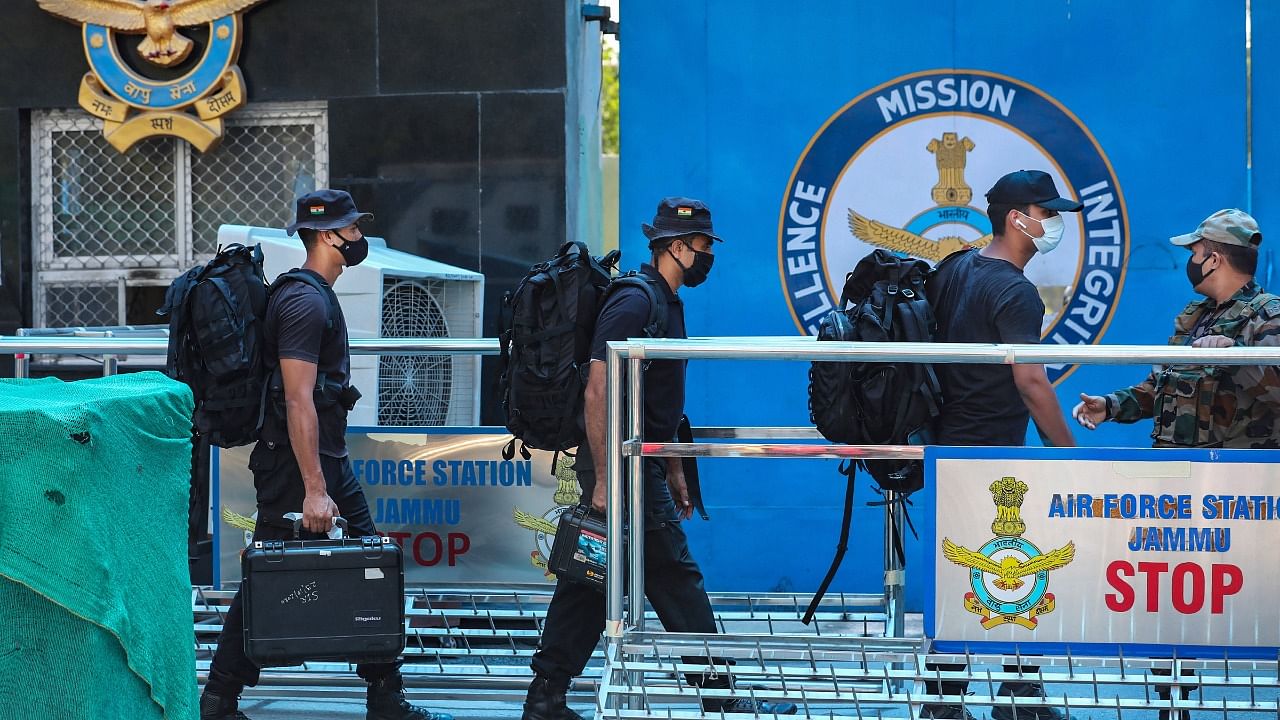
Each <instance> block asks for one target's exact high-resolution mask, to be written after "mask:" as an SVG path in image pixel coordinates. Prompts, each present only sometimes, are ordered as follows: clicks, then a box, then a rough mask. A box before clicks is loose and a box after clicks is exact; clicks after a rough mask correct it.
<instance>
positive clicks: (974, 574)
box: [969, 537, 1049, 615]
mask: <svg viewBox="0 0 1280 720" xmlns="http://www.w3.org/2000/svg"><path fill="white" fill-rule="evenodd" d="M978 553H979V554H982V555H986V556H987V557H989V558H991V559H992V560H994V561H995V562H996V563H997V564H999V563H1000V561H1001V560H1003V559H1004V558H1006V557H1012V558H1013V559H1014V560H1016V561H1017V562H1019V563H1025V562H1027V561H1028V560H1030V559H1031V558H1034V557H1039V556H1040V548H1038V547H1036V546H1035V545H1034V544H1032V543H1031V542H1029V541H1027V540H1024V539H1023V538H1020V537H997V538H993V539H991V540H989V541H987V544H986V545H983V546H982V547H980V548H978ZM992 578H995V576H994V575H991V574H990V573H984V572H983V571H981V570H979V569H977V568H971V569H970V570H969V586H970V587H971V588H973V594H974V597H976V598H977V599H978V602H980V603H982V604H983V605H984V606H986V607H988V608H990V609H991V611H992V612H993V613H995V614H998V615H1021V614H1023V613H1025V612H1027V611H1028V610H1030V609H1031V608H1033V607H1035V606H1036V605H1039V604H1040V601H1041V600H1042V599H1044V594H1045V591H1046V590H1048V589H1049V572H1048V571H1047V570H1041V571H1040V572H1038V573H1036V574H1035V582H1034V583H1025V584H1023V585H1021V586H1020V587H1019V588H1018V589H1019V590H1023V591H1024V592H1022V593H1020V594H1018V595H1017V596H1016V597H1011V596H1010V592H1011V591H1003V590H999V589H998V588H996V587H995V586H994V585H992V584H990V583H989V582H988V581H989V579H992ZM997 593H999V594H1000V596H997Z"/></svg>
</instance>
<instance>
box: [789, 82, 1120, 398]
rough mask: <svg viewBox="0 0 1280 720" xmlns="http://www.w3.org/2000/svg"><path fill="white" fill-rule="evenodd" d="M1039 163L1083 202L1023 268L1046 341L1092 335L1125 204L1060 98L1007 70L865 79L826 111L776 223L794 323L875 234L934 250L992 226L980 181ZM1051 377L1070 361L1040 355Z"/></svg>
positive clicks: (888, 245)
mask: <svg viewBox="0 0 1280 720" xmlns="http://www.w3.org/2000/svg"><path fill="white" fill-rule="evenodd" d="M1021 169H1038V170H1044V171H1045V172H1047V173H1049V174H1050V175H1051V176H1052V177H1053V179H1054V182H1055V183H1056V184H1057V186H1058V189H1059V192H1061V193H1062V194H1063V195H1064V196H1067V197H1073V198H1078V199H1080V201H1081V202H1083V203H1084V204H1085V208H1084V210H1083V211H1082V212H1080V213H1078V214H1071V213H1068V214H1064V219H1065V220H1066V221H1067V229H1066V233H1065V235H1064V237H1063V240H1062V244H1061V245H1060V246H1059V247H1058V249H1057V250H1055V251H1054V252H1052V253H1049V254H1045V255H1037V256H1036V257H1035V258H1034V259H1033V260H1032V261H1031V263H1029V264H1028V265H1027V267H1026V269H1025V273H1026V276H1027V278H1028V279H1029V280H1031V281H1032V282H1033V283H1035V285H1036V287H1037V288H1038V289H1039V291H1040V297H1041V299H1042V300H1043V301H1044V304H1045V317H1044V322H1043V324H1042V325H1041V335H1042V338H1043V341H1044V342H1047V343H1048V342H1052V343H1059V344H1064V345H1083V344H1093V343H1097V342H1099V341H1100V340H1101V339H1102V336H1103V334H1104V333H1105V332H1106V329H1107V326H1108V324H1110V322H1111V317H1112V315H1113V314H1114V312H1115V308H1116V302H1117V300H1118V299H1119V297H1120V292H1121V289H1122V288H1123V286H1124V275H1125V261H1126V260H1127V258H1128V255H1129V225H1128V213H1127V211H1126V209H1125V203H1124V197H1123V195H1122V194H1121V191H1120V186H1119V183H1118V181H1117V179H1116V177H1115V172H1114V171H1113V170H1112V168H1111V164H1110V162H1108V160H1107V158H1106V156H1105V155H1104V154H1103V152H1102V148H1101V147H1100V146H1099V145H1098V142H1097V140H1095V139H1094V137H1093V135H1092V134H1090V132H1089V130H1088V129H1087V128H1086V127H1085V126H1084V125H1083V124H1082V123H1081V122H1080V121H1079V120H1078V119H1077V118H1076V117H1075V116H1074V115H1072V114H1071V112H1070V111H1068V110H1067V109H1066V108H1065V107H1063V106H1062V104H1061V103H1059V102H1057V101H1056V100H1054V99H1053V98H1051V97H1049V96H1048V95H1046V94H1044V93H1043V92H1041V91H1040V90H1038V89H1037V88H1035V87H1032V86H1030V85H1028V84H1026V83H1023V82H1020V81H1018V80H1015V79H1013V78H1009V77H1006V76H1002V75H996V74H994V73H988V72H982V71H976V70H932V71H927V72H922V73H916V74H913V75H907V76H904V77H900V78H897V79H895V80H892V81H890V82H888V83H885V84H884V85H881V86H879V87H877V88H874V89H872V90H870V91H868V92H866V93H864V94H862V95H860V96H859V97H857V98H855V99H854V100H853V101H852V102H850V103H849V104H847V105H845V106H844V107H843V108H841V109H840V110H839V111H838V112H836V113H835V114H834V115H832V116H831V117H830V118H829V119H828V120H827V121H826V122H825V123H824V124H823V125H822V127H821V128H820V129H819V130H818V132H817V133H816V134H815V135H814V136H813V138H812V139H811V140H810V141H809V145H808V147H806V148H805V151H804V153H803V154H802V155H801V156H800V160H799V162H797V163H796V167H795V170H794V171H793V172H792V175H791V179H790V182H789V183H788V185H787V191H786V195H785V197H784V200H783V204H782V209H781V217H780V220H779V230H778V243H779V245H778V261H779V273H780V274H781V277H782V285H783V287H784V288H785V291H786V296H787V303H788V305H789V306H790V309H791V313H792V316H793V318H794V319H795V322H796V326H797V327H798V328H799V329H800V330H801V331H802V332H805V333H808V334H811V335H812V334H816V333H817V328H818V323H819V322H820V321H821V320H822V317H823V316H824V315H825V314H826V313H827V312H829V311H830V310H832V309H834V307H835V304H836V300H837V298H839V287H840V285H842V284H843V280H844V276H845V274H846V273H848V272H849V271H850V270H852V269H853V266H854V265H855V264H856V263H857V261H858V260H859V259H860V258H861V257H863V256H864V255H866V254H868V253H870V252H872V251H873V250H875V249H876V248H884V249H887V250H891V251H893V252H897V253H901V254H906V255H912V256H914V257H918V258H922V259H925V260H928V261H930V262H936V261H937V260H941V259H942V258H943V257H945V256H946V255H948V254H950V253H952V252H955V251H956V250H960V249H963V248H965V247H971V246H976V247H981V246H984V245H986V244H987V243H988V242H990V240H991V223H990V221H989V220H988V218H987V216H986V201H985V199H984V198H983V194H984V193H985V192H986V191H987V189H988V188H990V187H991V186H992V185H993V184H994V183H995V181H996V180H997V179H998V178H999V177H1000V176H1002V175H1004V174H1005V173H1008V172H1010V171H1013V170H1021ZM1046 370H1047V371H1048V373H1049V379H1050V380H1051V381H1053V382H1057V381H1059V380H1061V379H1062V378H1063V377H1065V376H1066V375H1067V374H1068V373H1069V372H1070V371H1071V370H1072V367H1070V366H1066V365H1057V366H1054V365H1050V366H1048V367H1047V368H1046Z"/></svg>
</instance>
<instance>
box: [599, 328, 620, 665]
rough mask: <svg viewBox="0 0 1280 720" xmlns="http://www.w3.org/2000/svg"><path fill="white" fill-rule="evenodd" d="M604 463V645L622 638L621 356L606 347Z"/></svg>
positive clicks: (612, 346)
mask: <svg viewBox="0 0 1280 720" xmlns="http://www.w3.org/2000/svg"><path fill="white" fill-rule="evenodd" d="M605 357H606V359H605V383H604V387H605V409H604V462H605V482H607V483H608V485H609V487H608V493H607V496H608V499H609V500H608V502H609V505H608V508H607V509H606V510H607V514H608V518H607V521H606V523H607V524H606V525H605V527H606V535H607V536H608V538H609V540H608V542H607V544H606V548H605V549H606V556H605V588H606V590H607V592H606V593H605V626H604V633H605V638H606V642H608V643H616V642H618V641H619V640H620V639H621V638H622V634H623V630H624V628H625V623H624V619H623V607H622V584H623V579H624V574H623V567H624V563H625V559H624V557H623V554H622V543H620V542H617V539H618V538H621V537H622V536H623V524H622V502H623V492H622V356H621V355H620V354H619V352H618V349H617V348H616V347H614V344H613V343H610V344H609V346H608V349H607V350H606V352H605Z"/></svg>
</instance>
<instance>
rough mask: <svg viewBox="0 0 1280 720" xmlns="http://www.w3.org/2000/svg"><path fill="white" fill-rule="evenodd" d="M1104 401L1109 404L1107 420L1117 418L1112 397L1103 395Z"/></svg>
mask: <svg viewBox="0 0 1280 720" xmlns="http://www.w3.org/2000/svg"><path fill="white" fill-rule="evenodd" d="M1102 399H1103V401H1105V402H1106V403H1107V419H1108V420H1110V419H1111V418H1112V417H1114V416H1115V403H1114V402H1113V401H1112V400H1111V396H1110V395H1103V396H1102Z"/></svg>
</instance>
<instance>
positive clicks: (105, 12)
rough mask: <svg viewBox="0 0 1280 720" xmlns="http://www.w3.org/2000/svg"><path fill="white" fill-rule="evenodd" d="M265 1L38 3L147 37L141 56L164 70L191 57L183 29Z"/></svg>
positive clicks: (54, 11)
mask: <svg viewBox="0 0 1280 720" xmlns="http://www.w3.org/2000/svg"><path fill="white" fill-rule="evenodd" d="M262 1H263V0H145V2H134V0H37V2H39V3H40V7H41V8H43V9H44V10H46V11H48V12H50V13H52V14H54V15H57V16H58V17H60V18H64V19H66V20H70V21H72V22H78V23H89V24H92V25H103V26H105V27H109V28H111V29H112V30H119V31H120V32H124V33H133V34H138V33H145V34H146V37H144V38H143V39H142V42H140V43H138V52H139V53H140V54H141V55H142V57H144V58H146V59H147V61H148V62H151V63H154V64H156V65H159V66H161V67H169V66H171V65H177V64H178V63H180V62H182V61H183V60H186V59H187V56H188V55H190V54H191V47H192V44H193V43H192V42H191V40H190V39H188V38H186V37H184V36H183V35H182V33H179V32H178V28H180V27H189V26H192V25H203V24H205V23H208V22H212V21H214V20H217V19H218V18H220V17H226V16H227V15H230V14H232V13H238V12H241V11H243V10H247V9H249V8H250V7H252V6H254V5H257V4H258V3H260V2H262Z"/></svg>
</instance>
